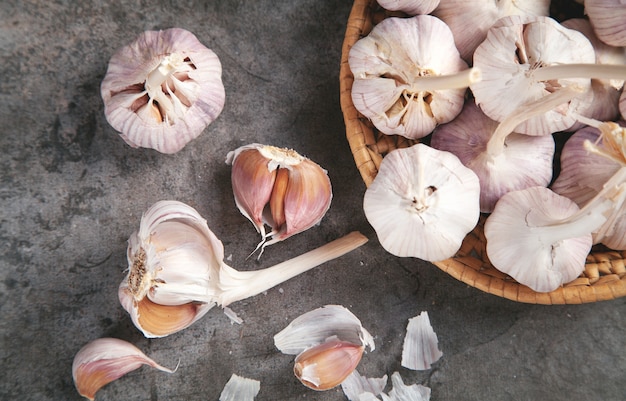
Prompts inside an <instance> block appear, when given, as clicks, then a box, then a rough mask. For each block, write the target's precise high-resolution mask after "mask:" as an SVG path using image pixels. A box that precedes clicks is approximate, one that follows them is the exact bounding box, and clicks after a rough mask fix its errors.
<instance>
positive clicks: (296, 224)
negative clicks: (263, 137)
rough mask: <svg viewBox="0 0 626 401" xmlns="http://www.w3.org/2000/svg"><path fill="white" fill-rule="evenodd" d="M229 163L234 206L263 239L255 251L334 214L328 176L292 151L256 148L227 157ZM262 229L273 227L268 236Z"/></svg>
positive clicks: (256, 145) (250, 147) (255, 145)
mask: <svg viewBox="0 0 626 401" xmlns="http://www.w3.org/2000/svg"><path fill="white" fill-rule="evenodd" d="M226 163H227V164H231V165H232V173H231V180H232V186H233V194H234V197H235V203H236V204H237V207H238V208H239V210H240V211H241V213H242V214H243V215H244V216H245V217H247V218H248V219H249V220H250V221H251V222H252V223H253V224H254V226H255V228H256V229H257V231H258V232H259V233H260V234H261V242H260V243H259V245H258V247H257V248H259V247H260V248H261V249H263V248H264V247H266V246H268V245H271V244H275V243H277V242H280V241H283V240H285V239H286V238H289V237H291V236H292V235H295V234H298V233H300V232H303V231H305V230H308V229H309V228H311V227H313V226H314V225H316V224H318V223H319V222H320V221H321V219H322V218H323V217H324V215H325V214H326V212H327V211H328V209H329V208H330V203H331V199H332V187H331V183H330V179H329V178H328V174H327V172H326V170H324V169H323V168H322V167H320V166H319V165H318V164H317V163H315V162H313V161H311V160H310V159H308V158H306V157H304V156H301V155H300V154H298V153H297V152H296V151H294V150H291V149H286V148H278V147H275V146H269V145H262V144H257V143H254V144H250V145H245V146H242V147H239V148H237V149H236V150H234V151H231V152H229V153H228V155H227V156H226ZM264 224H267V225H269V226H270V227H271V231H270V232H269V233H267V234H266V232H265V228H264ZM268 239H269V240H268Z"/></svg>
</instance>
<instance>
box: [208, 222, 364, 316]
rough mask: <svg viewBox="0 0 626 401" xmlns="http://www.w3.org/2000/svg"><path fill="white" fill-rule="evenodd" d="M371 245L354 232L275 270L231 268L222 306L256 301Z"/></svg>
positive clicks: (222, 282)
mask: <svg viewBox="0 0 626 401" xmlns="http://www.w3.org/2000/svg"><path fill="white" fill-rule="evenodd" d="M366 242H367V237H365V236H364V235H363V234H361V233H359V232H357V231H353V232H351V233H349V234H347V235H345V236H343V237H341V238H339V239H336V240H334V241H332V242H329V243H328V244H325V245H322V246H321V247H319V248H317V249H314V250H312V251H309V252H307V253H304V254H302V255H300V256H296V257H295V258H292V259H290V260H287V261H285V262H282V263H279V264H277V265H274V266H272V267H268V268H266V269H262V270H256V271H238V270H235V269H233V268H231V267H229V266H227V265H223V266H222V269H221V270H220V277H219V287H220V290H221V291H220V293H219V294H218V296H217V298H218V300H217V301H218V303H219V304H220V305H221V306H227V305H229V304H231V303H232V302H235V301H240V300H242V299H245V298H248V297H252V296H254V295H257V294H260V293H261V292H263V291H266V290H269V289H270V288H272V287H274V286H276V285H278V284H280V283H282V282H284V281H287V280H289V279H291V278H293V277H295V276H297V275H299V274H301V273H304V272H306V271H308V270H310V269H312V268H314V267H316V266H319V265H321V264H322V263H325V262H327V261H330V260H332V259H335V258H338V257H340V256H342V255H344V254H346V253H348V252H350V251H352V250H354V249H356V248H358V247H360V246H361V245H363V244H365V243H366Z"/></svg>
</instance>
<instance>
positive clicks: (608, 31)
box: [584, 0, 626, 46]
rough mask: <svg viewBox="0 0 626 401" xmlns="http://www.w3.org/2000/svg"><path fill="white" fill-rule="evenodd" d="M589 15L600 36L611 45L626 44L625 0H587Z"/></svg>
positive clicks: (586, 12)
mask: <svg viewBox="0 0 626 401" xmlns="http://www.w3.org/2000/svg"><path fill="white" fill-rule="evenodd" d="M584 5H585V14H587V16H588V17H589V20H590V21H591V24H592V25H593V29H594V31H595V32H596V35H598V38H600V40H602V41H603V42H604V43H607V44H609V45H611V46H626V4H625V3H624V1H623V0H585V3H584Z"/></svg>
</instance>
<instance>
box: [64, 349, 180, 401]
mask: <svg viewBox="0 0 626 401" xmlns="http://www.w3.org/2000/svg"><path fill="white" fill-rule="evenodd" d="M142 365H148V366H151V367H153V368H156V369H159V370H162V371H164V372H168V373H173V372H174V371H175V370H176V369H174V370H172V369H168V368H166V367H163V366H161V365H159V364H158V363H156V362H155V361H153V360H152V359H150V358H148V357H147V356H146V355H145V354H144V353H143V352H141V350H140V349H139V348H137V347H135V346H134V345H132V344H131V343H129V342H126V341H124V340H119V339H117V338H99V339H97V340H94V341H92V342H90V343H88V344H87V345H85V346H84V347H83V348H81V349H80V351H78V353H77V354H76V355H75V356H74V362H73V363H72V377H73V378H74V385H75V386H76V390H78V393H79V394H80V395H82V396H83V397H85V398H88V399H90V400H92V401H93V399H94V398H95V397H96V392H97V391H98V390H100V389H101V388H102V387H104V386H105V385H107V384H108V383H110V382H112V381H114V380H117V379H119V378H120V377H122V376H124V375H125V374H126V373H128V372H131V371H133V370H135V369H139V368H140V367H141V366H142Z"/></svg>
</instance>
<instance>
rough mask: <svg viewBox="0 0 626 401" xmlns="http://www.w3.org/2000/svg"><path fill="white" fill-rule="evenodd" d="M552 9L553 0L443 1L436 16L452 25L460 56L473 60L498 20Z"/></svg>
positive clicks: (532, 14)
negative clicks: (551, 2)
mask: <svg viewBox="0 0 626 401" xmlns="http://www.w3.org/2000/svg"><path fill="white" fill-rule="evenodd" d="M549 12H550V0H524V1H511V0H507V1H467V0H442V1H441V2H440V4H439V6H437V8H436V9H435V10H434V11H433V15H435V16H436V17H438V18H441V19H442V20H443V21H444V22H445V23H446V24H447V25H448V26H449V27H450V29H451V30H452V33H453V34H454V41H455V43H456V47H457V48H458V49H459V52H460V53H461V56H462V57H463V59H464V60H466V61H467V62H468V63H471V62H472V55H473V54H474V50H476V47H478V45H479V44H480V43H481V42H482V41H483V40H484V39H485V37H486V35H487V31H488V30H489V28H491V26H492V25H493V23H494V22H495V21H497V20H499V19H500V18H503V17H507V16H511V15H521V16H526V17H533V16H546V15H548V14H549Z"/></svg>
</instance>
